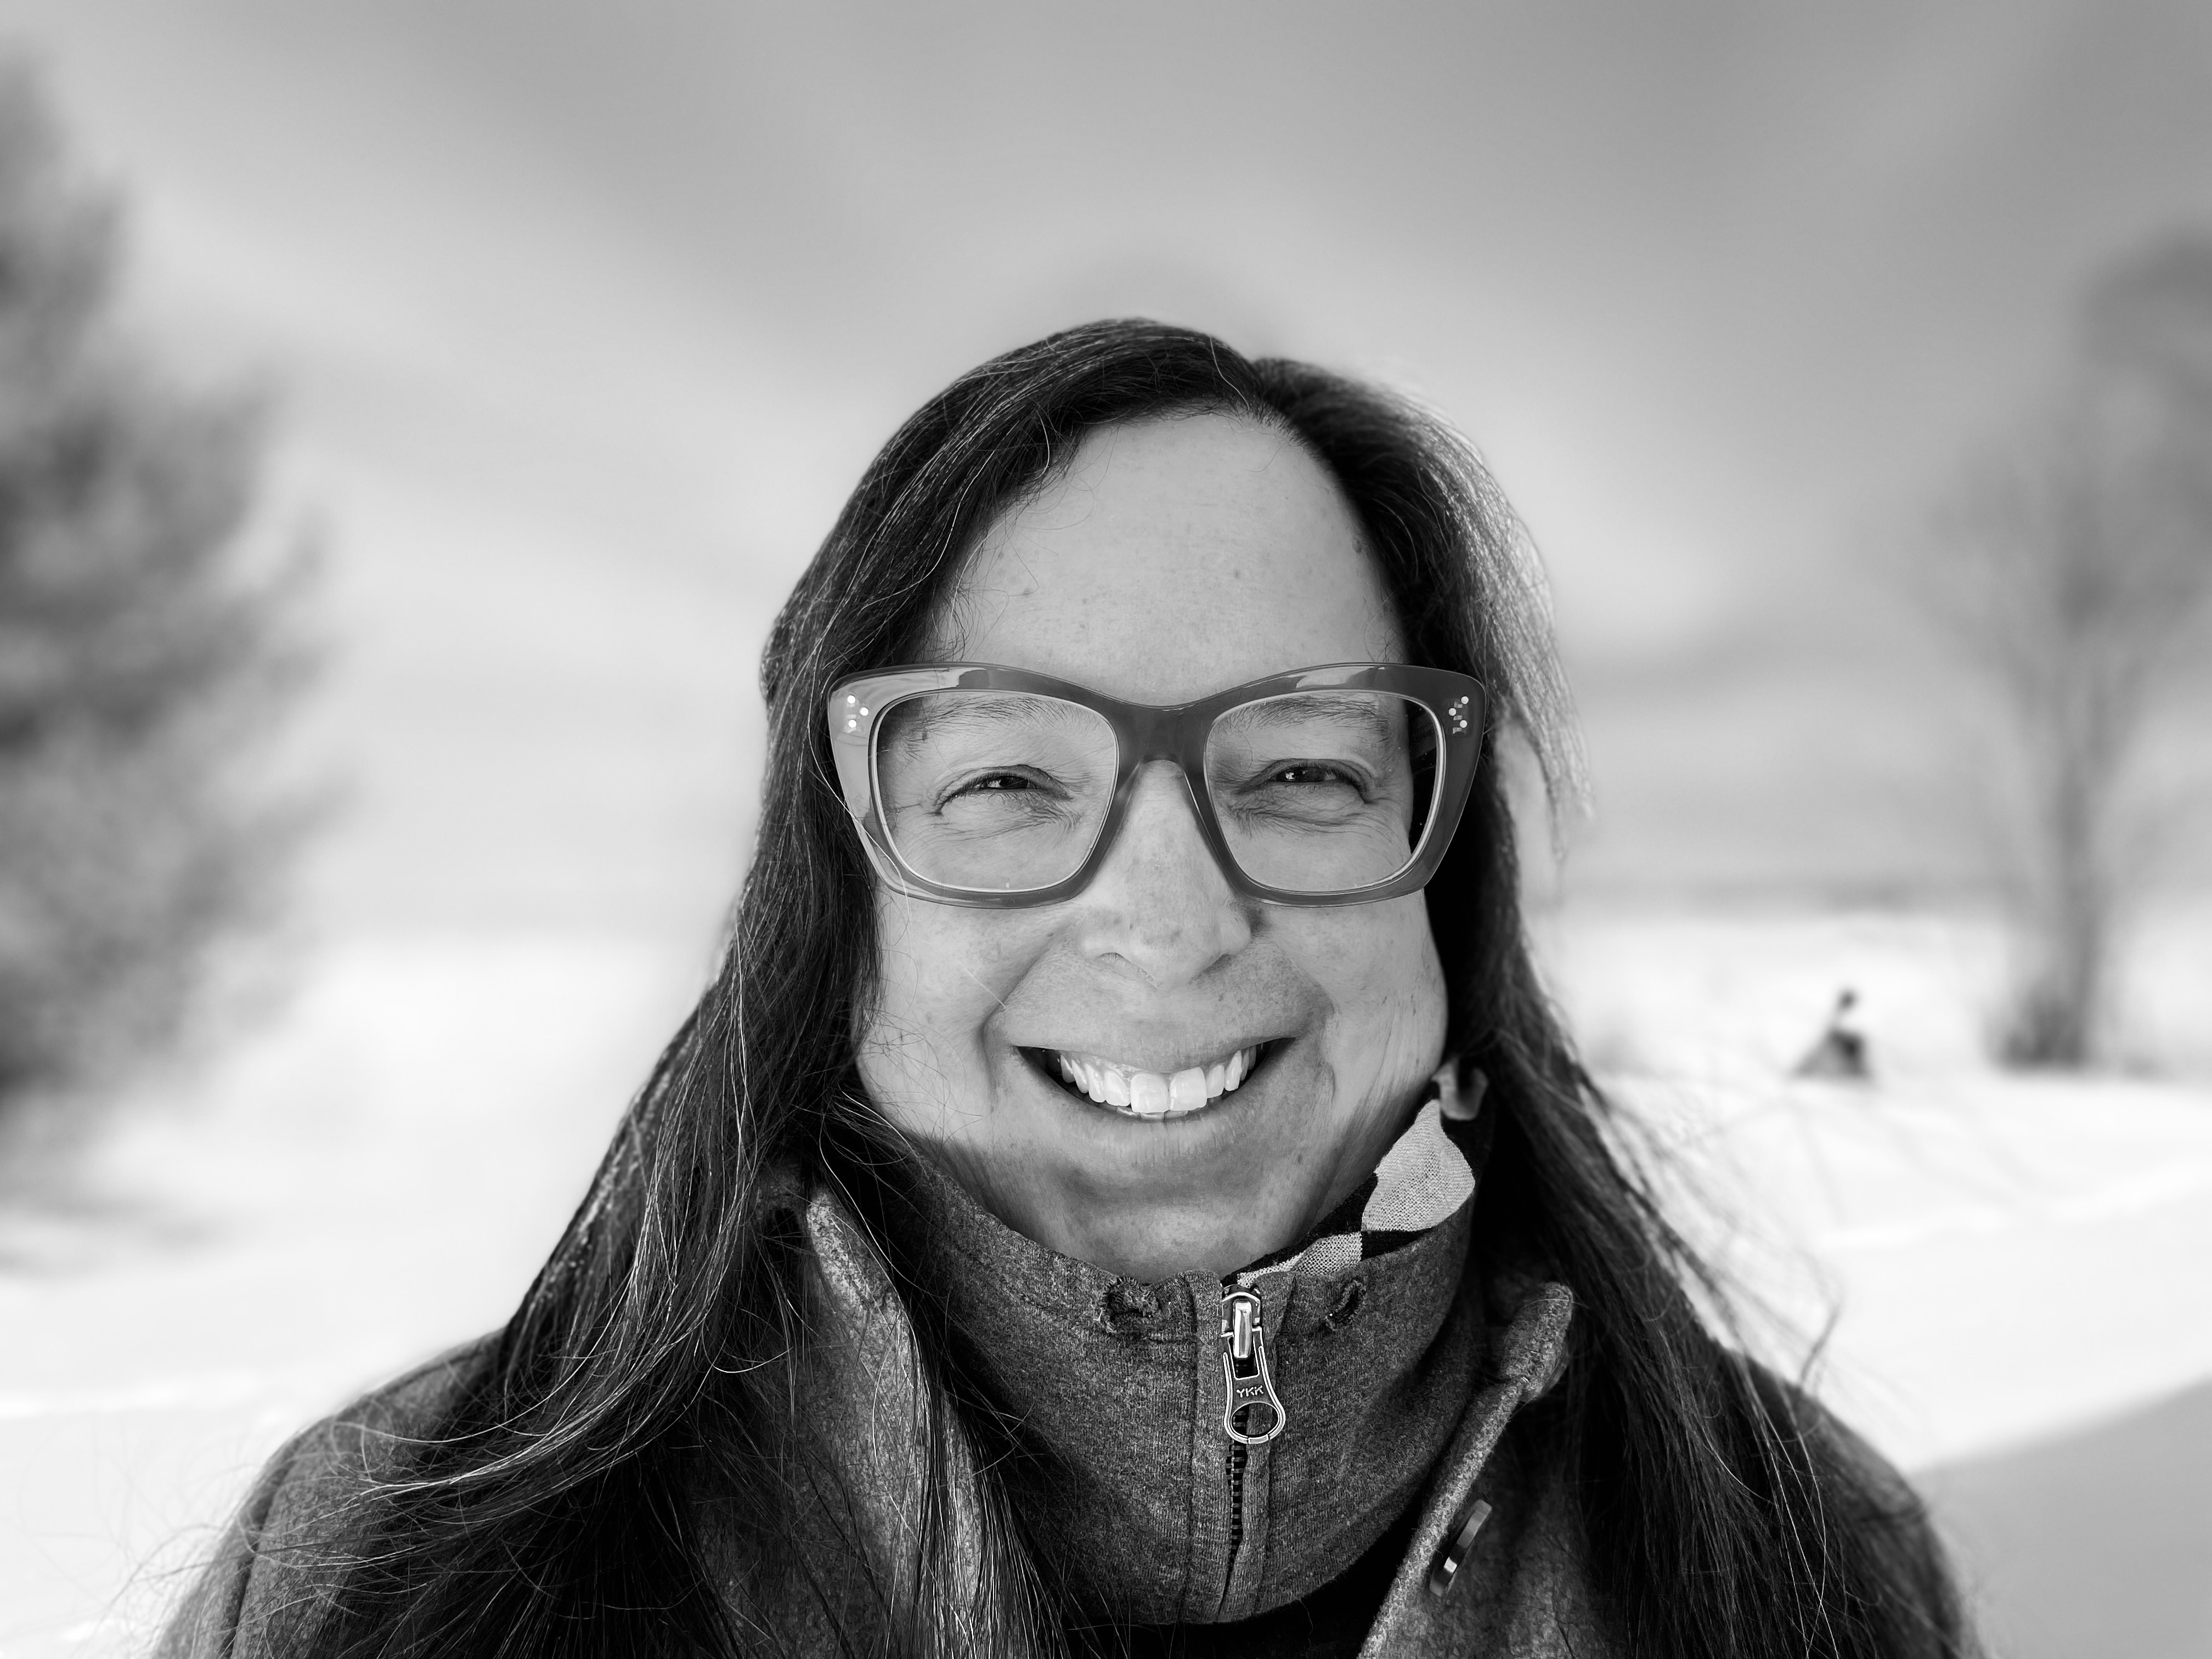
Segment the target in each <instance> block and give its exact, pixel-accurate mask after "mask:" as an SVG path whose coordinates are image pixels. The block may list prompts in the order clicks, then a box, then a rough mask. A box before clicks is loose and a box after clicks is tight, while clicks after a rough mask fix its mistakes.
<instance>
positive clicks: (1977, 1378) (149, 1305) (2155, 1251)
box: [0, 908, 2212, 1659]
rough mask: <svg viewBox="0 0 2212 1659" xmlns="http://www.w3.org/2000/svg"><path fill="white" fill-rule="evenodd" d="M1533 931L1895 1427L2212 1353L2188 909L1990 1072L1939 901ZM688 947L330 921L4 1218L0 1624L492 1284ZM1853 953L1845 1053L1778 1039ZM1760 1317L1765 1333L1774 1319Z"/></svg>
mask: <svg viewBox="0 0 2212 1659" xmlns="http://www.w3.org/2000/svg"><path fill="white" fill-rule="evenodd" d="M1541 933H1542V942H1543V945H1544V949H1545V952H1546V955H1547V961H1548V962H1549V963H1550V965H1551V972H1552V975H1553V982H1554V985H1555V987H1556V988H1557V990H1558V992H1559V996H1560V998H1561V1000H1562V1001H1563V1003H1564V1004H1565V1006H1566V1007H1567V1008H1568V1009H1569V1011H1570V1012H1571V1016H1572V1018H1573V1019H1574V1021H1575V1023H1576V1025H1577V1030H1579V1031H1580V1032H1581V1033H1582V1035H1583V1037H1584V1039H1585V1041H1586V1042H1587V1044H1588V1046H1589V1051H1590V1054H1591V1057H1592V1059H1593V1060H1594V1062H1595V1064H1597V1065H1598V1066H1599V1067H1600V1068H1601V1071H1602V1072H1603V1073H1604V1074H1605V1076H1606V1078H1607V1081H1608V1083H1609V1084H1610V1085H1612V1086H1613V1088H1614V1089H1615V1091H1617V1093H1618V1094H1619V1095H1620V1097H1621V1098H1622V1099H1623V1100H1625V1101H1626V1103H1628V1104H1629V1105H1630V1106H1631V1107H1632V1109H1633V1110H1634V1112H1635V1114H1636V1115H1637V1117H1638V1121H1642V1122H1644V1123H1645V1124H1647V1125H1648V1126H1649V1127H1650V1133H1651V1136H1652V1138H1653V1139H1654V1140H1655V1141H1656V1143H1657V1144H1659V1145H1662V1146H1670V1147H1673V1148H1675V1149H1677V1150H1679V1151H1680V1152H1685V1153H1686V1154H1687V1155H1688V1156H1687V1158H1686V1168H1687V1170H1688V1171H1689V1175H1690V1180H1689V1182H1687V1183H1686V1185H1687V1186H1694V1188H1696V1191H1695V1194H1693V1195H1692V1194H1686V1196H1685V1198H1684V1214H1685V1216H1686V1218H1687V1220H1688V1225H1690V1226H1691V1227H1692V1231H1694V1232H1696V1233H1697V1235H1698V1236H1699V1237H1701V1238H1702V1239H1705V1241H1707V1242H1708V1243H1710V1244H1711V1246H1712V1247H1713V1248H1714V1249H1715V1250H1716V1252H1717V1254H1719V1255H1722V1256H1723V1258H1724V1259H1725V1260H1726V1261H1727V1262H1728V1263H1729V1266H1730V1267H1733V1268H1734V1269H1735V1271H1736V1272H1737V1273H1738V1274H1739V1276H1740V1277H1741V1279H1742V1280H1743V1281H1744V1282H1745V1284H1746V1285H1747V1286H1748V1287H1749V1288H1750V1289H1752V1290H1753V1291H1756V1292H1758V1293H1759V1295H1760V1296H1762V1297H1764V1298H1765V1301H1766V1302H1767V1303H1768V1304H1771V1306H1772V1307H1773V1308H1774V1309H1775V1310H1777V1311H1778V1313H1779V1314H1780V1315H1782V1316H1784V1318H1785V1320H1786V1321H1787V1322H1791V1323H1794V1324H1795V1325H1796V1327H1797V1328H1799V1329H1801V1330H1814V1331H1817V1330H1818V1329H1820V1328H1821V1327H1822V1326H1824V1325H1825V1324H1826V1322H1827V1320H1828V1319H1829V1318H1830V1316H1833V1321H1834V1323H1833V1328H1832V1336H1831V1340H1830V1341H1829V1343H1828V1346H1827V1348H1826V1359H1825V1362H1824V1365H1823V1369H1822V1371H1821V1373H1820V1376H1821V1378H1822V1387H1823V1389H1824V1391H1825V1392H1826V1395H1827V1396H1828V1397H1829V1398H1830V1399H1831V1400H1832V1401H1834V1402H1835V1403H1836V1404H1837V1405H1838V1407H1840V1408H1841V1409H1842V1410H1843V1411H1844V1413H1845V1414H1846V1415H1848V1416H1850V1417H1851V1418H1852V1419H1854V1420H1856V1421H1857V1422H1858V1423H1859V1424H1860V1425H1862V1426H1863V1427H1864V1428H1865V1429H1866V1430H1867V1431H1868V1432H1869V1434H1870V1435H1871V1436H1872V1437H1873V1438H1874V1439H1875V1441H1876V1442H1877V1443H1880V1444H1881V1446H1883V1447H1884V1448H1885V1449H1887V1451H1889V1452H1890V1453H1891V1454H1892V1455H1893V1456H1895V1457H1897V1458H1898V1459H1899V1461H1901V1462H1905V1463H1906V1464H1907V1465H1909V1466H1914V1467H1923V1466H1926V1465H1928V1464H1929V1463H1932V1462H1937V1461H1945V1460H1949V1459H1952V1458H1954V1457H1956V1456H1958V1455H1962V1454H1966V1453H1969V1452H1972V1451H1977V1450H1981V1449H1989V1448H1991V1447H1994V1446H2000V1445H2003V1444H2007V1443H2013V1442H2016V1441H2021V1440H2023V1439H2027V1438H2029V1437H2037V1436H2040V1435H2042V1434H2045V1433H2047V1432H2050V1431H2054V1430H2057V1429H2058V1428H2061V1427H2064V1426H2068V1425H2073V1424H2075V1423H2078V1422H2080V1421H2082V1420H2085V1419H2093V1418H2095V1417H2098V1416H2100V1415H2102V1414H2105V1413H2111V1412H2113V1411H2115V1410H2118V1409H2120V1408H2122V1407H2125V1406H2128V1405H2130V1404H2132V1403H2134V1402H2136V1401H2139V1400H2142V1399H2145V1398H2148V1397H2150V1396H2153V1395H2157V1394H2159V1393H2160V1392H2163V1391H2165V1390H2166V1389H2171V1388H2173V1387H2176V1386H2179V1385H2180V1384H2182V1383H2186V1382H2189V1381H2191V1380H2193V1379H2196V1378H2199V1377H2203V1376H2212V1275H2208V1274H2206V1273H2204V1272H2203V1264H2204V1263H2205V1262H2207V1261H2212V1020H2208V1019H2206V1018H2203V1011H2207V1010H2212V915H2203V914H2197V915H2190V914H2177V915H2169V916H2166V917H2162V918H2160V919H2158V920H2156V921H2155V922H2154V923H2153V924H2151V925H2148V927H2147V928H2146V931H2145V933H2144V936H2143V942H2142V949H2141V950H2140V951H2138V953H2137V963H2136V966H2137V970H2138V974H2139V975H2140V977H2141V980H2142V985H2143V987H2145V989H2144V994H2142V996H2141V997H2139V999H2138V1002H2137V1011H2136V1024H2134V1025H2133V1026H2132V1027H2131V1028H2130V1042H2131V1043H2132V1044H2133V1051H2134V1052H2136V1053H2137V1054H2141V1055H2142V1056H2143V1058H2144V1059H2145V1060H2146V1061H2149V1060H2157V1061H2159V1062H2160V1063H2161V1064H2162V1065H2163V1066H2164V1067H2165V1068H2166V1069H2165V1070H2164V1072H2163V1073H2152V1072H2149V1071H2145V1072H2144V1073H2142V1074H2140V1075H2131V1076H2128V1077H2124V1078H2112V1079H2096V1080H2092V1081H2062V1080H2055V1079H2017V1078H2008V1077H2002V1076H1999V1075H1997V1074H1996V1073H1992V1072H1991V1071H1990V1070H1989V1068H1988V1067H1987V1066H1986V1065H1985V1064H1984V1062H1983V1061H1982V1060H1981V1059H1980V1054H1979V1046H1978V1030H1979V1027H1980V1024H1981V1021H1982V1018H1983V1011H1984V1007H1985V1006H1986V1002H1987V1000H1988V997H1989V994H1990V988H1991V987H1992V985H1993V983H1994V978H1995V974H1996V952H1995V949H1994V946H1993V944H1992V942H1991V939H1990V935H1989V933H1988V932H1987V930H1986V929H1984V928H1982V927H1978V926H1977V925H1975V924H1973V923H1972V922H1968V921H1956V920H1948V921H1947V920H1942V919H1930V918H1927V917H1915V916H1906V915H1761V914H1751V913H1747V914H1741V915H1715V914H1711V913H1705V914H1700V915H1686V914H1681V913H1676V912H1668V911H1660V910H1640V911H1639V910H1632V909H1626V908H1595V909H1592V908H1582V909H1577V908H1569V909H1567V910H1565V911H1563V912H1560V913H1558V914H1555V915H1552V916H1550V917H1548V918H1547V920H1546V921H1544V922H1543V924H1542V927H1541ZM699 972H700V964H699V963H697V962H696V960H688V961H687V960H684V958H683V955H682V953H681V952H672V951H670V950H669V949H668V948H666V947H665V945H661V944H659V943H653V942H645V941H639V940H633V939H620V938H605V937H584V936H575V935H565V936H537V937H507V938H502V939H486V938H482V937H468V938H452V939H447V938H409V939H380V940H362V941H356V942H354V943H350V944H346V945H335V946H333V947H331V949H330V950H329V951H326V952H325V954H324V955H323V956H322V957H320V958H319V960H318V963H317V965H316V966H315V967H314V968H313V969H312V971H311V972H310V973H309V975H308V976H307V982H306V984H305V986H304V987H303V988H302V990H301V994H300V995H299V997H298V999H297V1000H295V1003H294V1004H293V1005H292V1006H290V1008H289V1010H288V1012H286V1013H285V1015H284V1016H283V1018H282V1019H281V1020H280V1021H278V1022H277V1023H276V1024H275V1025H274V1026H273V1027H272V1028H271V1029H270V1030H268V1031H266V1032H265V1033H264V1034H263V1035H262V1036H259V1037H258V1038H256V1039H254V1040H253V1041H252V1042H249V1043H247V1044H246V1045H244V1046H243V1047H241V1048H240V1049H239V1050H238V1051H237V1052H236V1053H235V1054H234V1055H233V1056H232V1057H230V1058H229V1059H228V1060H227V1061H225V1062H224V1063H222V1065H220V1066H216V1067H213V1068H211V1069H210V1070H209V1071H208V1072H207V1073H205V1074H204V1075H203V1076H201V1077H200V1078H198V1079H196V1080H195V1081H193V1082H192V1083H191V1085H189V1086H187V1087H185V1088H182V1089H174V1088H173V1089H172V1090H171V1091H168V1096H167V1097H166V1098H165V1099H164V1100H163V1101H162V1102H161V1105H160V1106H159V1107H158V1109H148V1110H145V1111H143V1112H142V1113H141V1114H139V1115H137V1116H136V1117H135V1118H133V1119H132V1120H131V1121H129V1122H128V1123H127V1124H126V1125H125V1127H122V1128H121V1129H120V1130H118V1133H116V1134H115V1135H114V1136H113V1137H112V1139H110V1141H109V1142H108V1143H107V1145H106V1146H105V1147H104V1148H103V1150H102V1152H101V1154H100V1160H99V1163H98V1166H97V1170H96V1174H95V1176H94V1180H93V1182H92V1186H91V1190H92V1192H93V1193H94V1194H97V1195H99V1196H100V1198H101V1199H102V1200H103V1202H102V1204H101V1205H100V1206H99V1207H97V1208H94V1207H90V1206H80V1207H79V1208H77V1209H75V1210H66V1211H58V1212H52V1213H47V1214H45V1215H42V1216H22V1215H15V1216H11V1217H7V1218H0V1659H27V1656H61V1655H72V1656H74V1655H94V1654H104V1653H108V1652H118V1651H123V1650H127V1649H129V1648H130V1647H131V1645H132V1644H133V1638H134V1637H135V1636H136V1635H137V1633H138V1632H143V1630H144V1628H145V1627H146V1624H147V1622H148V1621H149V1620H150V1619H151V1617H152V1616H153V1614H154V1613H155V1611H156V1610H157V1609H158V1608H159V1607H160V1606H161V1603H162V1602H163V1601H166V1600H167V1598H168V1597H169V1596H170V1595H172V1594H173V1591H174V1588H175V1579H174V1573H175V1572H176V1571H178V1570H179V1569H180V1568H181V1567H182V1566H183V1565H186V1564H188V1563H189V1562H190V1560H191V1559H192V1558H193V1556H194V1555H195V1554H196V1553H197V1552H198V1551H200V1550H202V1549H204V1547H205V1546H206V1543H207V1541H208V1539H209V1537H210V1530H211V1528H212V1526H213V1524H214V1522H216V1520H217V1519H218V1518H219V1517H220V1516H221V1515H222V1512H223V1510H224V1509H225V1507H226V1506H227V1505H228V1504H229V1503H231V1502H232V1501H233V1500H234V1498H236V1496H237V1495H238V1493H239V1492H240V1490H241V1489H242V1487H243V1485H244V1483H245V1482H246V1480H247V1479H248V1477H249V1476H250V1474H251V1473H252V1469H253V1468H254V1467H255V1466H256V1465H257V1464H258V1462H259V1461H260V1460H261V1459H262V1458H263V1457H264V1456H265V1455H267V1453H268V1452H269V1451H270V1449H272V1448H273V1447H274V1446H275V1445H276V1443H277V1441H278V1440H280V1439H281V1438H282V1437H283V1435H284V1434H285V1432H286V1431H288V1430H289V1429H290V1428H292V1427H294V1426H296V1425H298V1424H299V1423H301V1421H303V1420H305V1419H307V1418H308V1417H310V1416H312V1415H313V1414H314V1413H319V1412H320V1411H323V1410H326V1409H328V1408H329V1407H331V1406H332V1405H334V1404H336V1403H337V1402H339V1401H341V1400H343V1398H344V1397H346V1396H347V1395H349V1394H350V1393H352V1392H354V1391H356V1390H358V1389H362V1388H363V1387H366V1386H368V1385H369V1384H371V1383H374V1382H375V1381H376V1380H377V1379H378V1378H380V1376H385V1375H387V1374H388V1373H390V1372H391V1371H392V1370H396V1369H398V1367H400V1366H402V1365H404V1364H407V1363H408V1362H410V1361H411V1360H412V1359H415V1358H418V1357H420V1356H422V1355H423V1354H425V1353H428V1352H431V1351H433V1350H435V1349H436V1348H438V1347H440V1346H443V1345H445V1344H447V1343H449V1342H452V1341H455V1340H460V1339H462V1338H464V1337H466V1336H469V1335H471V1334H475V1333H477V1332H478V1331H480V1330H482V1329H483V1328H487V1327H488V1326H489V1325H491V1324H493V1323H494V1322H496V1321H497V1320H498V1319H500V1318H501V1316H503V1315H504V1313H505V1312H506V1311H507V1309H508V1308H509V1307H510V1306H511V1304H512V1303H513V1300H514V1298H515V1297H516V1296H517V1295H518V1294H519V1293H520V1290H521V1288H522V1286H523V1285H524V1283H525V1282H526V1279H527V1278H528V1276H529V1274H530V1273H531V1272H532V1269H533V1267H535V1265H536V1263H537V1261H538V1259H539V1258H540V1257H541V1256H542V1255H543V1253H544V1249H545V1248H546V1246H547V1245H548V1243H550V1240H551V1238H552V1237H553V1235H554V1233H555V1231H556V1229H557V1228H558V1227H559V1225H560V1224H561V1222H562V1219H563V1218H565V1216H566V1213H567V1211H568V1206H570V1205H571V1204H572V1203H573V1202H574V1199H575V1197H576V1196H577V1194H578V1193H579V1192H580V1189H581V1187H582V1185H583V1182H584V1181H585V1179H586V1176H587V1175H588V1173H589V1171H590V1169H591V1167H592V1163H593V1162H594V1160H595V1159H596V1158H597V1156H598V1153H599V1148H600V1146H602V1144H603V1143H604V1140H605V1135H606V1133H607V1131H608V1129H609V1127H611V1124H612V1122H613V1121H614V1119H615V1117H616V1115H617V1114H618V1112H619V1111H620V1109H621V1107H622V1104H623V1100H624V1098H625V1097H626V1096H627V1095H628V1093H629V1091H630V1090H631V1089H632V1088H633V1087H634V1086H635V1084H636V1082H637V1081H638V1080H639V1079H640V1078H641V1076H642V1074H643V1073H644V1070H645V1068H646V1066H647V1065H648V1064H649V1062H650V1060H651V1058H652V1055H653V1051H654V1049H655V1048H656V1047H657V1045H658V1043H659V1041H660V1039H661V1038H662V1037H663V1036H665V1034H666V1033H667V1032H668V1031H669V1030H671V1029H672V1027H673V1025H674V1024H675V1022H676V1020H677V1018H678V1017H679V1015H680V1013H681V1012H682V1010H683V1008H684V1005H685V1003H686V1001H687V1000H688V998H689V996H690V993H691V992H692V990H693V989H694V988H695V987H696V982H697V979H698V976H699ZM1844 985H1850V986H1852V987H1855V988H1856V989H1857V991H1858V992H1859V994H1860V996H1861V999H1862V1006H1861V1011H1860V1012H1861V1024H1862V1025H1863V1029H1864V1030H1865V1031H1866V1033H1867V1035H1868V1036H1869V1040H1870V1042H1871V1046H1872V1050H1873V1055H1874V1060H1875V1066H1876V1070H1877V1076H1876V1079H1875V1082H1874V1083H1873V1084H1872V1085H1848V1084H1836V1083H1827V1084H1820V1083H1807V1082H1796V1081H1791V1080H1790V1079H1789V1078H1788V1076H1787V1073H1788V1070H1789V1066H1790V1063H1791V1062H1792V1060H1794V1059H1795V1058H1796V1054H1798V1053H1799V1052H1800V1051H1801V1050H1802V1048H1804V1047H1805V1046H1806V1045H1808V1043H1809V1042H1811V1041H1812V1040H1813V1037H1814V1035H1815V1034H1816V1033H1817V1031H1818V1030H1819V1028H1820V1024H1821V1021H1822V1019H1823V1018H1824V1017H1825V1015H1826V1011H1827V1008H1828V1006H1829V1004H1830V1003H1831V1002H1832V999H1833V996H1834V994H1835V992H1836V990H1837V989H1838V987H1842V986H1844ZM1770 1340H1772V1341H1773V1342H1774V1343H1775V1345H1776V1346H1777V1347H1778V1348H1780V1349H1783V1350H1784V1351H1785V1352H1786V1349H1787V1343H1786V1341H1784V1340H1782V1339H1779V1338H1772V1339H1770Z"/></svg>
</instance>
